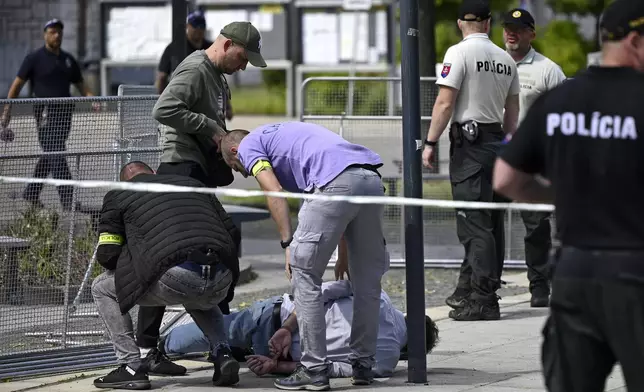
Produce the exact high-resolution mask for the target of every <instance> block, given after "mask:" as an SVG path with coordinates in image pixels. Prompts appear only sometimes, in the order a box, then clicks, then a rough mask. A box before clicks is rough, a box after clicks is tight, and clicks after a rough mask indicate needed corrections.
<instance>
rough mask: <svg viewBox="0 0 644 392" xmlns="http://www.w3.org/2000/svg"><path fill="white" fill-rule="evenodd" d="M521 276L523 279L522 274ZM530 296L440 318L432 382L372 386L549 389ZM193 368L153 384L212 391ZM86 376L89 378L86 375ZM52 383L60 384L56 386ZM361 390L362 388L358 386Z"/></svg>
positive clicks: (86, 385)
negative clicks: (496, 315)
mask: <svg viewBox="0 0 644 392" xmlns="http://www.w3.org/2000/svg"><path fill="white" fill-rule="evenodd" d="M517 279H518V278H517ZM527 299H528V297H527V296H525V295H524V296H517V298H510V297H508V298H506V299H504V301H502V302H503V303H502V320H501V321H490V322H455V321H451V320H449V319H443V318H442V317H441V315H440V314H439V313H440V312H438V313H435V314H434V316H435V317H437V318H438V319H439V321H438V326H439V328H440V342H439V344H438V346H437V347H436V349H435V351H434V352H433V353H432V354H431V355H429V356H428V357H427V363H428V372H427V378H428V384H427V385H410V384H408V383H407V362H401V363H399V366H398V369H397V371H396V374H395V375H394V377H392V378H390V379H383V380H378V382H376V383H375V384H374V385H373V386H372V387H371V388H359V389H365V390H366V389H381V388H386V389H387V390H392V391H393V390H398V391H412V390H418V391H420V390H423V391H426V390H430V391H440V392H465V391H468V392H469V391H475V392H492V391H495V392H505V391H507V392H510V391H517V392H519V391H545V387H544V385H543V377H542V375H541V366H540V359H539V357H540V354H539V353H540V349H541V347H540V345H541V334H540V332H541V328H542V327H543V324H544V321H545V318H546V315H547V310H544V309H532V308H530V307H529V305H528V304H527V302H526V300H527ZM183 364H184V365H186V366H187V367H188V368H189V369H190V372H189V374H188V375H187V376H184V377H179V378H159V377H152V383H153V387H154V388H155V389H156V390H161V391H185V392H196V391H202V390H203V391H207V390H208V391H209V390H212V384H211V377H212V370H211V367H210V365H209V364H207V363H205V362H201V361H183ZM105 372H106V370H102V371H100V370H99V371H90V372H84V373H83V374H82V375H81V374H77V375H67V376H59V377H54V378H52V377H48V378H46V379H32V380H25V381H16V382H12V383H7V384H4V385H0V391H2V392H4V391H7V392H8V391H20V390H25V389H26V388H29V390H33V391H48V392H77V391H78V392H80V391H88V392H89V391H96V389H95V388H94V387H93V386H92V379H93V378H94V377H97V376H99V375H101V374H104V373H105ZM81 377H83V378H81ZM51 382H57V383H56V384H51ZM332 387H333V389H337V390H339V389H346V388H348V387H349V388H351V389H353V388H352V387H350V384H349V380H348V379H335V380H332ZM251 389H252V390H257V391H273V390H274V388H273V387H272V378H270V377H264V378H257V377H255V376H254V375H253V374H252V373H249V371H248V370H247V369H246V368H244V367H243V368H242V375H241V381H240V383H239V385H238V386H237V387H235V388H217V390H221V391H224V390H251ZM356 389H357V388H356ZM606 390H607V391H612V392H617V391H626V389H625V387H624V381H623V378H622V376H621V371H619V369H618V368H616V370H615V371H614V372H613V374H612V375H611V377H610V379H609V380H608V383H607V387H606Z"/></svg>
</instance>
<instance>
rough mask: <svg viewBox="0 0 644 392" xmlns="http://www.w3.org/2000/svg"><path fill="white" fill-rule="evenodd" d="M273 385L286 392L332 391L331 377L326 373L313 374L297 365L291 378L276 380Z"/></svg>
mask: <svg viewBox="0 0 644 392" xmlns="http://www.w3.org/2000/svg"><path fill="white" fill-rule="evenodd" d="M273 385H275V388H277V389H283V390H285V391H299V390H307V391H328V390H329V389H331V385H329V375H328V374H327V372H326V371H321V372H311V371H309V370H307V369H306V368H305V367H304V366H302V365H297V368H295V371H294V372H293V373H291V375H290V376H288V377H286V378H282V379H279V378H278V379H277V380H275V382H274V383H273Z"/></svg>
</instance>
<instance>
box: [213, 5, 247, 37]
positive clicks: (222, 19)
mask: <svg viewBox="0 0 644 392" xmlns="http://www.w3.org/2000/svg"><path fill="white" fill-rule="evenodd" d="M204 16H205V17H206V25H207V29H208V37H209V38H210V40H214V39H215V38H217V36H218V35H219V32H220V31H221V29H222V28H223V27H224V26H226V25H227V24H228V23H232V22H250V16H249V15H248V12H246V11H245V10H206V12H205V13H204Z"/></svg>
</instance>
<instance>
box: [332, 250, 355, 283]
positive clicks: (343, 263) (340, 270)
mask: <svg viewBox="0 0 644 392" xmlns="http://www.w3.org/2000/svg"><path fill="white" fill-rule="evenodd" d="M333 270H334V272H335V280H344V274H347V279H349V280H351V276H350V275H349V260H348V259H347V258H346V257H342V256H341V255H340V254H338V260H337V261H336V262H335V267H334V268H333Z"/></svg>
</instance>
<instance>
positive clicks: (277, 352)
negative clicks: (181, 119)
mask: <svg viewBox="0 0 644 392" xmlns="http://www.w3.org/2000/svg"><path fill="white" fill-rule="evenodd" d="M290 349H291V331H289V330H287V329H286V328H280V329H278V330H277V331H276V332H275V333H274V334H273V337H271V338H270V340H269V341H268V350H269V352H270V353H271V356H272V357H273V358H275V359H277V358H280V357H282V358H286V357H287V356H288V352H289V350H290Z"/></svg>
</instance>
